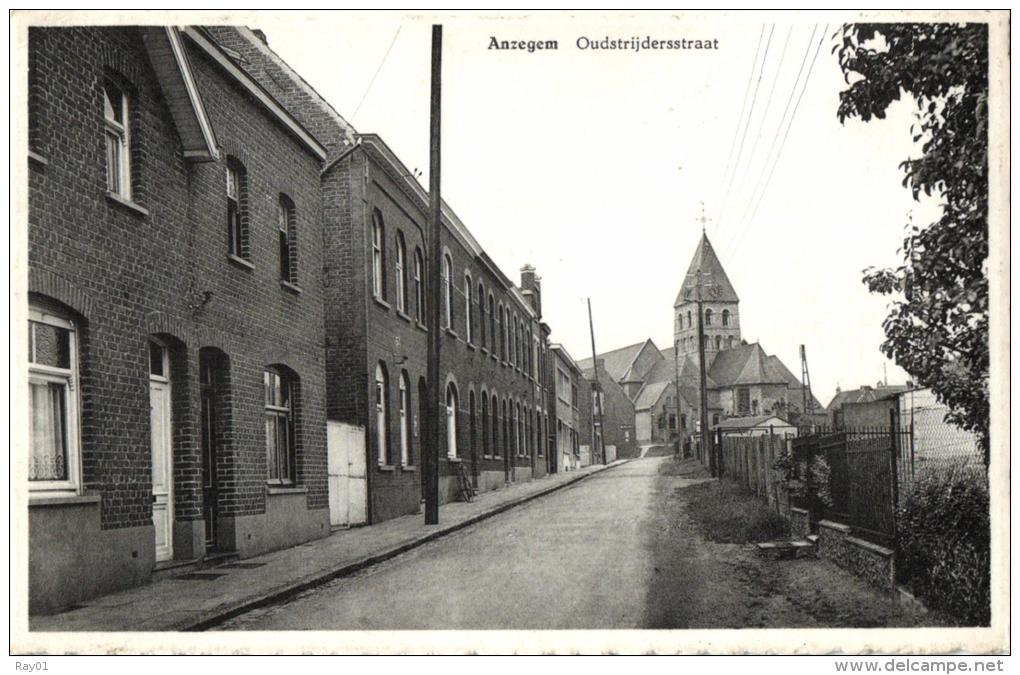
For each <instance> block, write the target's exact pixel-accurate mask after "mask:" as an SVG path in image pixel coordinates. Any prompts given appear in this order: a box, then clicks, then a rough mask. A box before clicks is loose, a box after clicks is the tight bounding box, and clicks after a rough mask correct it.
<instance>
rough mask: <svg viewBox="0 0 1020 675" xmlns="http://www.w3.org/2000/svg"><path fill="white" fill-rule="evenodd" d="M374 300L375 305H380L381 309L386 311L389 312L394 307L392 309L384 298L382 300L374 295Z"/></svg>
mask: <svg viewBox="0 0 1020 675" xmlns="http://www.w3.org/2000/svg"><path fill="white" fill-rule="evenodd" d="M372 300H374V301H375V304H377V305H379V306H380V307H382V308H383V309H385V310H386V311H387V312H388V311H390V310H391V309H392V307H390V303H388V302H386V301H385V300H383V299H382V298H380V297H379V296H377V295H373V296H372Z"/></svg>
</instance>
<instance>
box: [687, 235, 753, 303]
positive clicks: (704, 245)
mask: <svg viewBox="0 0 1020 675" xmlns="http://www.w3.org/2000/svg"><path fill="white" fill-rule="evenodd" d="M699 270H700V271H701V274H702V275H703V276H704V275H706V274H707V275H711V276H709V277H706V278H705V281H704V282H703V284H704V292H703V296H702V299H703V300H708V301H714V302H739V300H740V299H739V298H738V297H737V292H736V291H735V290H734V289H733V284H731V283H730V279H729V277H727V276H726V271H725V270H723V266H722V263H721V262H719V257H718V256H717V255H716V254H715V249H714V248H712V243H711V242H710V241H709V240H708V235H706V234H705V233H702V234H701V241H699V242H698V247H697V248H696V249H694V257H693V258H692V259H691V264H690V267H688V268H687V276H685V277H684V282H683V284H682V285H681V286H680V292H679V293H677V296H676V300H675V301H674V302H673V306H674V307H675V306H678V305H681V304H683V303H685V302H691V301H693V300H697V293H696V286H697V278H696V274H697V272H698V271H699Z"/></svg>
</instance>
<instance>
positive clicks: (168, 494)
mask: <svg viewBox="0 0 1020 675" xmlns="http://www.w3.org/2000/svg"><path fill="white" fill-rule="evenodd" d="M166 352H167V350H166V349H165V348H163V347H161V346H159V345H156V344H153V345H152V349H151V351H150V364H149V365H150V368H149V373H150V374H149V407H150V418H151V427H152V524H153V525H154V526H155V528H156V560H157V561H161V560H170V559H171V558H173V557H174V546H173V531H174V490H173V487H174V473H173V463H174V456H173V429H172V425H171V419H172V415H171V411H170V379H169V377H168V376H169V374H170V368H169V363H168V359H167V353H166Z"/></svg>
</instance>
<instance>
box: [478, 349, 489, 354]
mask: <svg viewBox="0 0 1020 675" xmlns="http://www.w3.org/2000/svg"><path fill="white" fill-rule="evenodd" d="M479 349H481V350H482V354H485V355H486V356H488V354H489V350H488V349H486V348H485V347H479Z"/></svg>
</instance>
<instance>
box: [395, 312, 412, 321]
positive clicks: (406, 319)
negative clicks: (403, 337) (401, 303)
mask: <svg viewBox="0 0 1020 675" xmlns="http://www.w3.org/2000/svg"><path fill="white" fill-rule="evenodd" d="M397 316H399V317H400V318H401V319H403V320H404V321H406V322H407V323H413V322H414V319H412V318H411V317H410V315H408V314H407V313H405V312H403V311H402V310H399V309H398V310H397Z"/></svg>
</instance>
